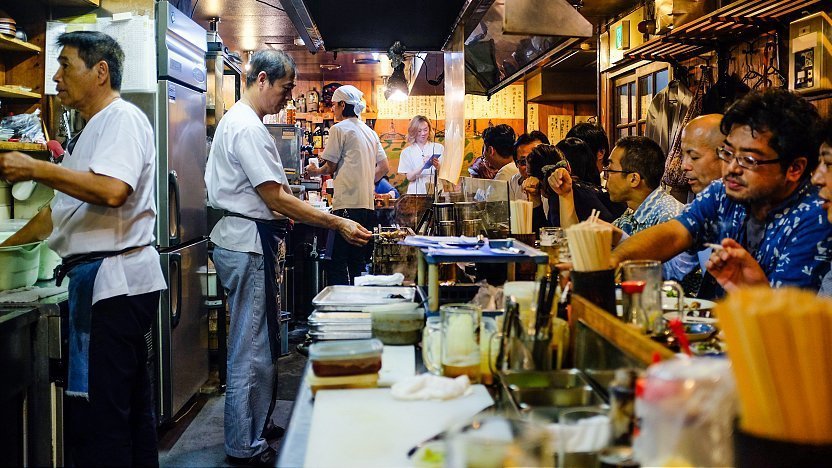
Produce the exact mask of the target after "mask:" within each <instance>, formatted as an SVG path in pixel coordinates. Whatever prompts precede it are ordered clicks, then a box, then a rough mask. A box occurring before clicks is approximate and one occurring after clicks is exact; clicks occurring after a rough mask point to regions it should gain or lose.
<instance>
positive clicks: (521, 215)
mask: <svg viewBox="0 0 832 468" xmlns="http://www.w3.org/2000/svg"><path fill="white" fill-rule="evenodd" d="M509 203H510V205H509V208H510V211H511V233H512V234H531V233H532V211H533V209H534V208H533V206H534V205H532V202H530V201H526V200H512V201H510V202H509Z"/></svg>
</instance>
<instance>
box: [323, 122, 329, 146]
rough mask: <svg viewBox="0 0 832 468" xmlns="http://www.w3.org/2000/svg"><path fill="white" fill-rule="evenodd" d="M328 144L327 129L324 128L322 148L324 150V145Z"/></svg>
mask: <svg viewBox="0 0 832 468" xmlns="http://www.w3.org/2000/svg"><path fill="white" fill-rule="evenodd" d="M328 142H329V127H324V134H323V144H324V146H323V147H324V148H326V144H327V143H328Z"/></svg>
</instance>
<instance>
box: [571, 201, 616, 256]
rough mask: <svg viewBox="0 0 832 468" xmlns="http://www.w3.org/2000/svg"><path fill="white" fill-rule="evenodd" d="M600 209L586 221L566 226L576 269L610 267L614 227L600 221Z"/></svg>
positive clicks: (594, 211)
mask: <svg viewBox="0 0 832 468" xmlns="http://www.w3.org/2000/svg"><path fill="white" fill-rule="evenodd" d="M599 214H600V212H599V211H598V210H592V214H591V215H590V217H589V219H587V220H586V221H583V222H580V223H578V224H575V225H573V226H570V227H568V228H566V239H567V241H568V242H569V251H570V252H571V254H572V263H573V265H572V266H573V268H574V269H575V271H601V270H607V269H609V268H610V251H611V250H612V228H611V227H610V226H609V225H607V224H604V223H600V222H598V215H599Z"/></svg>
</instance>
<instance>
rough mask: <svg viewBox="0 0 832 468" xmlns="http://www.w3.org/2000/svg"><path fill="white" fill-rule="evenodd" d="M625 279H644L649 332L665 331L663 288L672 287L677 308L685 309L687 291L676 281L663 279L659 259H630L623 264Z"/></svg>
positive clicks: (643, 305)
mask: <svg viewBox="0 0 832 468" xmlns="http://www.w3.org/2000/svg"><path fill="white" fill-rule="evenodd" d="M621 274H622V276H623V280H624V281H644V283H645V284H644V292H643V293H642V294H641V307H642V309H643V310H644V313H645V314H646V315H647V323H646V324H644V325H645V329H646V331H647V332H648V333H659V332H662V331H664V320H662V290H663V289H664V288H665V287H667V288H672V289H673V290H674V291H676V299H677V309H676V310H683V309H682V304H683V303H684V297H685V291H684V290H683V289H682V286H680V285H679V283H677V282H675V281H662V262H659V261H657V260H629V261H626V262H623V263H622V264H621Z"/></svg>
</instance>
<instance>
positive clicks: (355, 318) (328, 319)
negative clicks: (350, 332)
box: [309, 311, 372, 325]
mask: <svg viewBox="0 0 832 468" xmlns="http://www.w3.org/2000/svg"><path fill="white" fill-rule="evenodd" d="M371 322H372V317H371V316H370V313H369V312H319V311H314V312H312V314H311V315H309V324H310V325H314V324H335V323H367V324H370V323H371Z"/></svg>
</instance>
